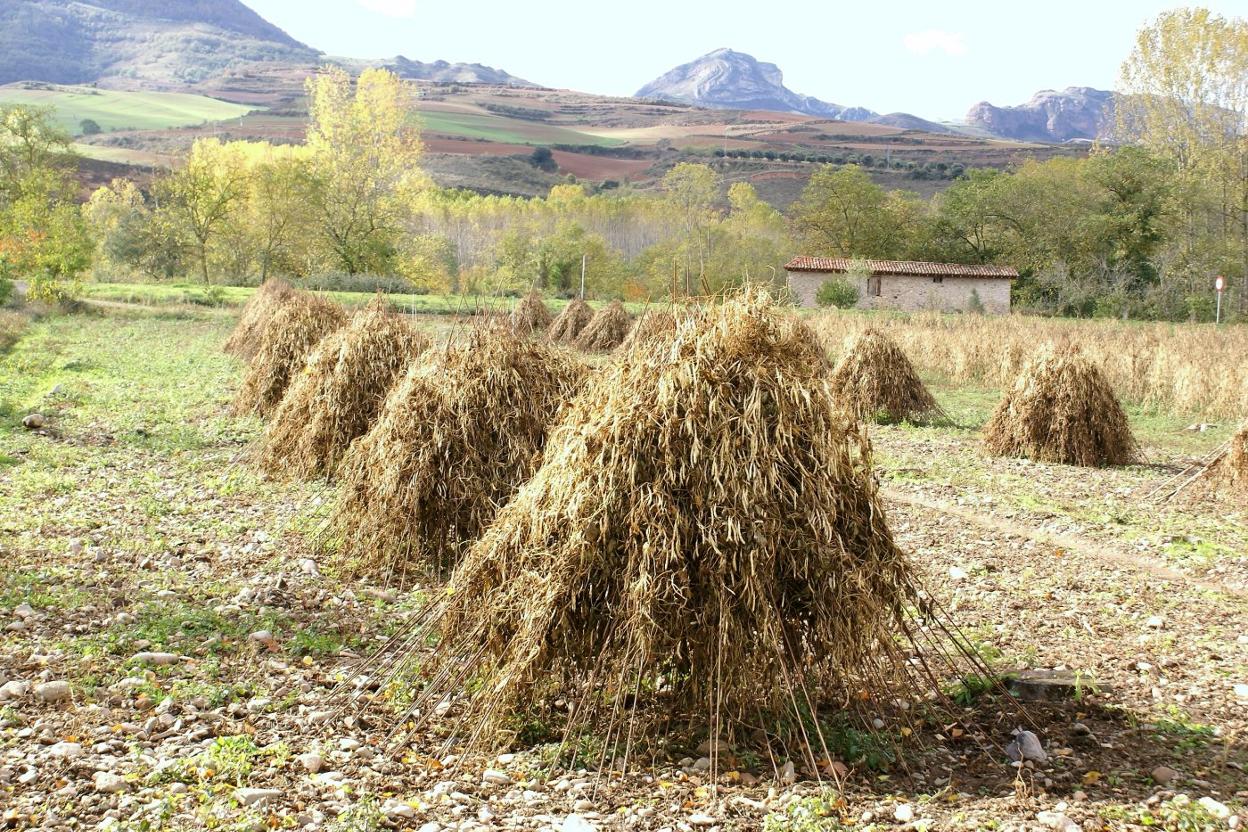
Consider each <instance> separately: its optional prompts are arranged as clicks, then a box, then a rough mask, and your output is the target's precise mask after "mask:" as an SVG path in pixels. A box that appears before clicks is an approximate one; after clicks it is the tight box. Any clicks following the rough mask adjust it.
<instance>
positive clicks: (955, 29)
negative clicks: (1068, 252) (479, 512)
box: [244, 0, 1248, 119]
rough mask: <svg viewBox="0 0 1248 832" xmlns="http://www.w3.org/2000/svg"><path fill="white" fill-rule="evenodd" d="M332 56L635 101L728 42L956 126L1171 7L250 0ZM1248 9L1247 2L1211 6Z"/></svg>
mask: <svg viewBox="0 0 1248 832" xmlns="http://www.w3.org/2000/svg"><path fill="white" fill-rule="evenodd" d="M244 2H247V3H248V5H250V6H251V7H252V8H254V9H255V10H256V11H257V12H259V13H260V14H261V15H263V16H264V17H266V18H268V19H269V20H270V21H272V22H273V23H275V24H277V25H278V26H281V27H282V28H283V29H285V30H286V31H287V32H289V33H290V34H291V35H293V36H294V37H296V38H298V39H299V40H302V41H304V42H305V43H307V44H308V45H310V46H313V47H315V48H317V49H321V50H323V51H325V52H328V53H330V54H332V55H343V56H349V57H357V58H380V57H391V56H394V55H398V54H402V55H406V56H407V57H409V58H413V59H416V60H422V61H432V60H437V59H439V58H441V59H444V60H448V61H467V62H477V63H483V64H487V65H490V66H494V67H498V68H500V69H505V70H507V71H508V72H510V73H512V74H513V75H518V76H520V77H521V78H526V79H528V80H530V81H533V82H535V83H538V84H543V85H545V86H551V87H566V88H570V89H576V90H582V91H585V92H593V93H603V94H609V95H631V94H632V93H634V92H635V91H636V90H637V89H638V88H639V87H641V86H642V85H643V84H645V83H647V82H648V81H650V80H652V79H653V78H655V77H657V76H658V75H661V74H662V73H664V72H666V71H667V70H669V69H671V68H672V67H674V66H676V65H678V64H682V63H686V62H688V61H691V60H693V59H694V58H696V57H698V56H699V55H702V54H704V53H706V52H709V51H711V50H713V49H717V48H719V47H721V46H726V47H730V48H732V49H736V50H738V51H741V52H748V53H750V54H751V55H753V56H754V57H756V58H758V59H759V60H762V61H771V62H772V63H775V64H777V65H779V67H780V69H781V70H783V72H784V78H785V84H786V85H787V86H788V87H789V88H790V89H792V90H794V91H796V92H799V93H803V94H805V95H813V96H816V97H818V98H822V99H824V100H825V101H831V102H834V103H837V104H844V105H851V106H863V107H868V108H870V109H872V110H876V111H879V112H893V111H902V112H910V113H914V114H916V115H920V116H923V117H925V118H931V119H960V118H961V117H962V116H963V115H964V114H965V113H966V110H967V108H969V107H970V106H971V105H972V104H974V103H976V102H977V101H980V100H984V99H986V100H988V101H991V102H992V103H994V104H998V105H1005V104H1017V103H1021V102H1022V101H1025V100H1026V99H1028V98H1030V97H1031V95H1032V94H1033V93H1034V92H1036V91H1037V90H1041V89H1061V88H1062V87H1067V86H1090V87H1099V88H1112V87H1113V85H1114V82H1115V80H1116V78H1117V75H1118V67H1119V65H1120V64H1121V62H1122V60H1123V58H1125V57H1126V56H1127V54H1128V53H1129V52H1130V50H1131V45H1132V42H1133V40H1134V37H1135V33H1136V31H1137V30H1138V29H1139V28H1140V26H1142V25H1144V24H1145V23H1146V22H1148V21H1149V20H1151V19H1152V18H1153V17H1155V16H1156V15H1157V14H1158V13H1159V12H1161V11H1163V10H1165V9H1168V8H1173V7H1174V6H1175V5H1176V4H1175V3H1173V2H1169V3H1166V2H1157V0H1047V2H1044V3H1034V4H1028V5H1027V6H1026V7H1018V6H1016V8H1015V9H1011V8H1010V7H1009V5H1010V4H1006V3H1003V2H977V1H975V0H960V1H957V0H890V2H886V3H884V2H869V1H868V2H862V1H861V0H855V2H853V3H843V2H835V0H832V1H831V2H830V1H829V0H814V1H813V2H803V0H796V2H788V3H775V2H770V3H768V2H750V3H745V2H720V3H695V2H682V0H623V1H621V0H615V1H614V2H585V0H581V2H572V1H571V0H513V1H511V2H503V1H501V0H475V1H474V0H468V1H467V2H454V0H452V1H451V2H447V0H439V2H429V0H316V2H308V0H244ZM1203 5H1205V6H1207V7H1209V8H1212V9H1213V10H1215V11H1217V12H1221V13H1222V14H1226V15H1236V16H1248V0H1207V1H1206V2H1205V3H1204V4H1203Z"/></svg>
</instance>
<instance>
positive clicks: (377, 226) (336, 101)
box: [307, 67, 425, 274]
mask: <svg viewBox="0 0 1248 832" xmlns="http://www.w3.org/2000/svg"><path fill="white" fill-rule="evenodd" d="M308 98H309V100H310V114H311V125H310V127H309V129H308V142H307V143H308V147H309V150H310V152H311V155H312V161H311V173H312V183H313V189H312V191H311V193H312V195H313V199H312V203H313V206H314V209H315V211H316V214H317V224H318V226H319V230H320V235H321V237H322V239H323V241H324V242H325V244H326V246H327V247H328V249H329V251H330V253H331V256H332V259H333V260H334V262H335V263H336V265H337V266H338V267H339V268H341V269H342V270H343V271H345V272H347V273H348V274H358V273H361V272H367V271H384V270H386V269H387V268H388V267H389V266H390V265H391V263H392V261H393V259H394V258H395V256H396V254H397V253H398V249H399V245H398V244H399V236H400V234H401V232H402V229H403V223H402V218H403V212H404V206H405V205H406V204H407V203H408V197H409V195H410V191H411V190H412V189H414V188H418V187H420V186H421V185H422V184H423V182H424V181H425V180H424V177H423V175H422V174H421V171H420V168H419V162H420V156H421V142H420V130H419V126H418V124H417V121H416V116H415V109H414V100H413V92H412V88H411V86H410V85H409V84H407V83H406V82H404V81H403V80H401V79H400V78H399V77H398V76H397V75H395V74H394V73H392V72H389V71H387V70H383V69H369V70H365V71H364V73H363V74H361V75H360V77H359V78H358V79H357V80H356V82H355V83H354V84H352V80H351V76H350V75H348V74H347V73H346V72H345V71H343V70H342V69H339V68H334V67H329V68H326V69H324V70H322V71H321V73H320V74H318V75H317V76H316V77H315V78H312V79H309V81H308Z"/></svg>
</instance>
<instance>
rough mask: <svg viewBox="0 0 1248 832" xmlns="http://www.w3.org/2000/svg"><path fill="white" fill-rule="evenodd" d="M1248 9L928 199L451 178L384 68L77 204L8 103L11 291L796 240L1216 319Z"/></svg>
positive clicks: (562, 289) (2, 206)
mask: <svg viewBox="0 0 1248 832" xmlns="http://www.w3.org/2000/svg"><path fill="white" fill-rule="evenodd" d="M1245 78H1248V24H1245V22H1244V21H1242V20H1237V19H1229V20H1228V19H1225V18H1221V17H1217V16H1215V15H1212V14H1210V13H1209V12H1206V11H1204V10H1200V9H1186V10H1178V11H1175V12H1168V13H1166V14H1163V15H1162V16H1161V17H1159V18H1158V19H1157V20H1156V21H1155V22H1154V23H1153V24H1151V25H1150V26H1148V27H1146V28H1145V29H1144V30H1142V31H1141V32H1140V34H1139V38H1138V43H1137V46H1136V48H1135V50H1134V52H1133V54H1132V55H1131V57H1130V58H1129V59H1128V60H1127V61H1126V62H1125V63H1124V66H1123V81H1122V84H1121V86H1122V88H1123V92H1122V94H1121V95H1120V96H1119V99H1118V102H1119V103H1118V112H1117V118H1118V128H1119V136H1120V137H1121V138H1122V139H1123V141H1122V142H1121V143H1116V144H1114V145H1107V146H1105V147H1096V148H1094V149H1093V150H1092V151H1091V152H1090V153H1089V154H1088V155H1087V156H1086V157H1084V158H1073V157H1059V158H1054V159H1050V160H1048V161H1044V162H1039V161H1034V160H1033V161H1026V162H1023V163H1021V164H1019V165H1017V166H1016V167H1014V168H1012V169H1010V170H1005V171H1002V170H992V169H968V170H964V171H960V172H959V173H958V174H957V175H956V178H954V180H953V181H952V183H951V184H950V185H949V187H948V188H947V189H945V190H944V191H942V192H941V193H939V194H937V195H935V196H934V197H931V198H930V199H922V198H920V197H919V196H918V195H916V194H913V193H910V192H907V191H901V190H885V189H884V188H882V187H881V186H879V185H878V184H877V183H876V182H875V181H874V180H873V179H872V178H871V176H870V173H869V171H868V169H867V168H865V167H863V166H861V165H856V164H848V163H846V164H837V163H836V162H830V163H826V164H819V165H817V166H816V167H815V168H814V171H813V174H812V176H811V179H810V181H809V183H808V184H807V186H806V187H805V189H804V191H803V192H802V194H801V196H800V198H799V199H798V200H797V201H796V202H795V203H794V204H793V205H792V206H791V207H790V208H789V210H788V211H787V212H785V213H781V212H780V211H777V210H776V209H775V208H773V207H772V206H770V205H768V204H767V203H765V202H763V201H762V200H761V199H760V198H759V196H758V194H757V193H756V192H755V191H754V189H753V187H752V186H750V185H749V184H748V183H741V182H738V183H735V184H732V185H731V186H727V184H726V183H725V182H724V181H723V180H722V178H721V177H720V175H719V174H718V173H717V172H716V171H715V170H714V169H713V168H712V167H710V166H707V165H702V164H695V163H681V164H678V165H676V166H675V167H673V168H672V169H671V170H669V171H668V173H667V174H666V175H665V176H664V177H663V178H662V180H661V181H660V182H659V183H658V186H657V187H656V188H654V189H652V190H648V191H641V190H636V189H633V188H631V187H628V186H625V187H620V188H612V189H602V188H600V189H593V188H591V187H586V186H584V185H582V184H578V183H574V182H569V183H567V184H561V185H558V186H555V187H554V188H552V189H551V191H550V193H549V194H548V195H547V196H545V197H543V198H535V199H528V198H519V197H507V196H489V195H481V194H477V193H472V192H468V191H461V190H452V189H444V188H439V187H437V186H436V185H434V184H433V183H432V182H431V181H430V180H429V179H428V177H427V176H426V175H425V174H424V173H423V172H422V171H421V169H420V159H421V142H420V135H419V127H418V122H417V121H416V119H415V117H414V107H413V102H412V100H411V97H412V91H411V89H410V87H409V86H408V85H407V84H406V83H405V82H403V81H402V80H401V79H399V78H397V77H396V76H394V75H393V74H391V73H389V72H387V71H385V70H369V71H366V72H365V73H363V74H362V75H361V76H360V77H359V78H358V79H352V78H351V77H350V76H348V75H347V74H346V73H344V72H343V71H341V70H338V69H326V70H324V71H322V72H321V73H319V74H318V75H317V76H315V77H314V78H312V79H310V80H309V84H308V98H309V111H310V119H309V129H308V134H307V139H306V141H305V142H303V143H302V144H297V145H271V144H267V143H257V142H228V143H222V142H219V141H216V140H212V139H202V140H200V141H198V142H196V143H195V145H194V146H193V147H192V149H191V151H190V153H189V155H188V157H187V159H186V160H185V162H184V163H183V164H182V165H180V166H179V167H177V168H175V169H173V170H170V171H166V172H164V173H162V174H160V175H158V176H157V177H156V178H155V180H154V181H153V182H152V184H151V186H150V187H149V188H145V189H140V188H139V187H138V186H136V185H135V183H133V182H130V181H125V180H119V181H115V182H113V183H111V184H110V185H108V186H106V187H103V188H100V189H99V190H97V191H96V192H95V193H94V194H92V195H91V196H90V198H89V199H88V200H87V201H86V204H85V205H82V206H79V205H78V204H77V199H76V194H74V193H73V190H74V189H73V184H72V177H71V176H70V173H71V169H70V167H69V165H68V164H67V163H66V159H67V158H68V154H67V150H68V147H69V139H68V137H67V136H65V135H64V134H63V133H60V132H59V131H57V130H56V129H55V128H54V127H52V126H51V120H50V118H49V117H48V113H46V112H41V111H39V110H37V109H32V108H24V107H9V108H5V109H4V110H2V111H0V293H3V291H4V286H5V285H6V284H7V283H8V282H11V281H12V280H14V279H22V278H24V279H28V280H29V281H30V284H31V291H32V293H33V294H34V295H35V296H36V297H44V298H46V299H57V298H60V297H66V296H72V295H73V294H74V293H75V292H76V291H77V284H78V281H79V280H80V279H81V278H82V277H83V275H85V274H86V273H87V272H88V270H91V271H94V272H95V273H96V274H97V275H99V276H101V277H102V278H105V279H114V280H116V279H126V278H132V277H140V278H143V279H172V278H184V277H186V276H188V275H194V276H196V277H197V278H198V279H199V280H201V281H202V282H204V283H205V284H212V283H222V282H253V283H254V282H258V281H261V280H264V279H265V278H267V277H268V276H270V275H275V274H281V275H285V276H291V277H295V278H305V279H312V278H318V277H323V276H324V275H327V274H329V275H342V276H344V277H345V278H352V277H359V276H365V275H371V276H387V277H389V278H391V279H392V280H394V281H396V283H395V284H394V285H396V286H404V287H409V288H412V289H415V290H417V291H437V292H460V293H499V292H519V291H524V290H525V289H527V288H529V287H539V288H544V289H546V290H548V291H550V292H553V293H562V294H570V293H572V292H574V291H576V289H577V287H578V286H579V283H580V280H581V273H582V267H584V269H585V279H586V282H587V285H588V286H589V287H590V290H591V291H592V292H593V293H594V294H596V295H598V296H603V297H609V296H616V297H625V298H631V299H644V298H661V297H666V296H669V295H671V294H684V293H688V292H693V293H704V292H714V291H719V290H721V289H724V288H726V287H729V286H733V285H739V284H741V283H743V282H747V281H754V282H757V281H768V282H772V283H775V284H776V285H777V286H779V285H781V284H782V282H783V277H784V272H783V266H784V263H785V262H786V261H787V260H788V259H789V258H790V257H791V256H792V255H794V254H798V253H803V254H814V255H827V256H844V257H848V258H854V259H863V258H866V259H914V260H933V261H940V262H958V263H991V264H1006V265H1012V266H1014V267H1016V268H1017V269H1018V270H1019V271H1020V273H1021V274H1022V275H1023V278H1022V280H1020V281H1019V283H1018V284H1017V286H1016V289H1015V304H1016V306H1018V307H1021V308H1024V309H1028V310H1032V311H1039V312H1044V313H1049V314H1059V315H1078V316H1091V315H1112V316H1124V317H1134V318H1160V319H1176V320H1180V319H1197V320H1203V319H1208V318H1210V317H1211V316H1212V311H1213V303H1214V299H1213V294H1212V291H1211V288H1212V280H1213V276H1214V275H1218V274H1221V275H1224V276H1225V277H1226V278H1227V282H1228V283H1229V284H1230V285H1231V287H1232V289H1233V295H1232V297H1231V301H1232V302H1231V303H1229V304H1228V308H1230V309H1231V310H1232V311H1234V312H1237V313H1238V314H1240V315H1241V316H1248V292H1244V291H1242V289H1241V288H1240V287H1242V286H1243V284H1244V281H1245V280H1246V279H1248V100H1246V99H1248V91H1246V90H1245V88H1246V87H1248V84H1245V82H1244V79H1245Z"/></svg>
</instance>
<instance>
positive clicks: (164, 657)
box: [130, 652, 179, 665]
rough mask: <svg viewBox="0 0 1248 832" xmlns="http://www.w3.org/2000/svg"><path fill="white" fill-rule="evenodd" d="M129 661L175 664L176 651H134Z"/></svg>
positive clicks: (176, 658)
mask: <svg viewBox="0 0 1248 832" xmlns="http://www.w3.org/2000/svg"><path fill="white" fill-rule="evenodd" d="M130 658H131V661H136V662H139V663H141V664H155V665H170V664H177V663H178V661H179V658H178V654H177V653H147V652H145V653H135V654H134V655H133V656H131V657H130Z"/></svg>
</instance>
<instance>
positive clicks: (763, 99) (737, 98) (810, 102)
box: [633, 48, 878, 121]
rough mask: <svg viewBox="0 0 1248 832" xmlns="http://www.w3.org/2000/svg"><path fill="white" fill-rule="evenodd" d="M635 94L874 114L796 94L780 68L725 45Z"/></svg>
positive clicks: (861, 116) (854, 117)
mask: <svg viewBox="0 0 1248 832" xmlns="http://www.w3.org/2000/svg"><path fill="white" fill-rule="evenodd" d="M633 97H634V98H641V99H652V100H659V101H676V102H679V103H682V104H693V105H695V106H699V107H713V108H716V109H726V110H771V111H776V112H792V113H802V114H804V115H809V116H819V117H822V118H833V119H838V120H841V121H868V120H870V119H871V118H873V117H875V116H876V115H878V114H877V113H875V112H873V111H871V110H868V109H866V108H865V107H847V106H844V105H841V104H832V103H830V102H827V101H821V100H820V99H818V98H815V97H814V96H810V95H802V94H800V93H796V92H794V91H793V90H790V89H789V88H788V87H786V86H785V85H784V74H783V73H782V72H781V71H780V67H778V66H776V65H775V64H773V63H768V62H765V61H760V60H758V59H757V58H755V57H754V56H753V55H748V54H746V53H744V52H737V51H735V50H733V49H727V48H721V49H716V50H714V51H712V52H708V53H706V54H705V55H702V56H701V57H699V58H695V59H694V60H692V61H689V62H688V63H684V64H681V65H680V66H677V67H675V68H674V69H671V70H668V71H667V72H665V73H664V74H662V75H660V76H659V77H658V78H656V79H654V80H653V81H651V82H650V83H648V84H646V85H645V86H643V87H641V89H639V90H637V92H636V93H634V96H633Z"/></svg>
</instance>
